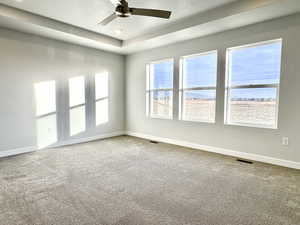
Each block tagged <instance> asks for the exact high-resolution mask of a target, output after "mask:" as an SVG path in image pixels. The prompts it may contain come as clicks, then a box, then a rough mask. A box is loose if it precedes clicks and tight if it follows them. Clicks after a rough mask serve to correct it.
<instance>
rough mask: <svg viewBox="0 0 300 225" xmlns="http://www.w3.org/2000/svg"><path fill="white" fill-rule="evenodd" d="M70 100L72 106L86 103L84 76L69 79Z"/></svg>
mask: <svg viewBox="0 0 300 225" xmlns="http://www.w3.org/2000/svg"><path fill="white" fill-rule="evenodd" d="M69 101H70V102H69V104H70V107H72V106H76V105H80V104H84V103H85V83H84V77H83V76H81V77H73V78H70V79H69Z"/></svg>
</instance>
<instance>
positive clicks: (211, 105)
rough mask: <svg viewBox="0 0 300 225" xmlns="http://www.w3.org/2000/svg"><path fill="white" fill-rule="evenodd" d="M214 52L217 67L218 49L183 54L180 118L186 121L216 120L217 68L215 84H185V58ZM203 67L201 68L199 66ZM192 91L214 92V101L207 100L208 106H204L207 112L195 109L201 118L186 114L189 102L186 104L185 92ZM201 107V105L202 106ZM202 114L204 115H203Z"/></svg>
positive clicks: (212, 121) (180, 76)
mask: <svg viewBox="0 0 300 225" xmlns="http://www.w3.org/2000/svg"><path fill="white" fill-rule="evenodd" d="M212 54H214V55H215V56H216V61H215V63H216V64H215V66H216V68H217V50H214V51H209V52H203V53H199V54H195V55H190V56H183V57H181V58H180V73H179V120H184V121H192V122H206V123H214V122H215V99H216V80H217V69H216V70H215V84H214V85H207V86H206V85H198V86H193V87H186V85H185V84H184V79H185V78H186V77H185V76H186V74H185V71H184V68H185V60H186V59H188V58H194V57H201V56H206V55H212ZM199 69H201V68H199ZM192 91H196V92H197V91H198V92H199V91H200V92H201V91H204V92H213V93H214V99H213V101H210V102H207V103H206V104H207V105H208V106H206V107H205V106H204V107H205V108H206V112H200V111H199V110H198V112H197V111H195V113H196V114H198V116H199V117H201V118H193V117H195V116H186V114H187V111H188V110H187V109H186V108H187V106H186V105H187V104H185V98H184V96H185V94H186V93H188V92H192ZM200 107H201V106H200ZM201 114H202V115H201Z"/></svg>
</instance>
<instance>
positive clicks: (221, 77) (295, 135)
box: [126, 14, 300, 162]
mask: <svg viewBox="0 0 300 225" xmlns="http://www.w3.org/2000/svg"><path fill="white" fill-rule="evenodd" d="M277 38H282V39H283V52H282V73H281V84H280V100H279V101H280V105H279V121H278V129H264V128H253V127H242V126H233V125H224V84H225V60H226V48H228V47H234V46H239V45H245V44H251V43H255V42H260V41H266V40H272V39H277ZM299 40H300V14H296V15H293V16H289V17H284V18H281V19H276V20H272V21H268V22H264V23H259V24H255V25H251V26H247V27H243V28H240V29H236V30H231V31H227V32H223V33H219V34H215V35H211V36H207V37H203V38H199V39H194V40H190V41H186V42H181V43H177V44H173V45H169V46H165V47H161V48H158V49H153V50H149V51H144V52H140V53H136V54H132V55H129V56H127V57H126V95H127V96H126V117H127V119H126V129H127V130H128V131H130V132H136V133H143V134H147V135H153V136H159V137H163V138H170V139H177V140H182V141H186V142H191V143H196V144H200V145H205V146H213V147H219V148H224V149H230V150H234V151H241V152H245V153H253V154H259V155H263V156H269V157H274V158H278V159H284V160H290V161H295V162H300V148H299V146H300V131H299V127H300V103H299V96H300V88H299V87H300V74H299V71H300V59H299V52H300V45H299ZM210 50H218V81H217V105H216V123H215V124H207V123H197V122H185V121H179V120H178V119H177V118H178V117H177V115H178V94H177V90H178V84H177V81H178V76H179V75H178V67H179V58H180V56H184V55H189V54H194V53H201V52H205V51H210ZM170 57H173V58H174V61H175V65H174V66H175V73H174V76H175V79H174V88H175V90H174V91H175V92H174V102H173V104H174V105H175V108H174V109H175V118H174V119H173V120H163V119H151V118H147V117H146V112H145V111H146V107H145V104H146V103H145V102H146V98H145V87H146V64H147V63H148V62H150V61H155V60H160V59H164V58H170ZM282 137H289V145H288V146H283V145H282Z"/></svg>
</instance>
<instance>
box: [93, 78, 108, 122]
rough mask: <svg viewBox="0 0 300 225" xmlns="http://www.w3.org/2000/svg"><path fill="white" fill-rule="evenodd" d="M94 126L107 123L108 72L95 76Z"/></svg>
mask: <svg viewBox="0 0 300 225" xmlns="http://www.w3.org/2000/svg"><path fill="white" fill-rule="evenodd" d="M95 104H96V126H99V125H101V124H105V123H107V122H108V121H109V116H108V115H109V107H108V106H109V76H108V72H103V73H99V74H96V75H95Z"/></svg>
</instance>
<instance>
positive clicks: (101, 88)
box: [95, 72, 108, 100]
mask: <svg viewBox="0 0 300 225" xmlns="http://www.w3.org/2000/svg"><path fill="white" fill-rule="evenodd" d="M95 90H96V93H95V94H96V100H97V99H100V98H105V97H108V73H107V72H105V73H101V74H96V76H95Z"/></svg>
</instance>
